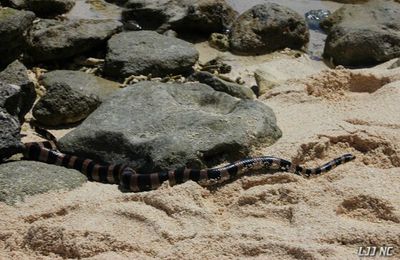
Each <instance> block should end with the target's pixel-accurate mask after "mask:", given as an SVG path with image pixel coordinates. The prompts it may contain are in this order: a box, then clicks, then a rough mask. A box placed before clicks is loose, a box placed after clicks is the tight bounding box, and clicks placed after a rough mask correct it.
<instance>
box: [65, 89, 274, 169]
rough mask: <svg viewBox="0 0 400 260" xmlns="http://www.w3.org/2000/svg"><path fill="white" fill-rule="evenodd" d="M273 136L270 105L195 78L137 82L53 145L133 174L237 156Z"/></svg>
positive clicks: (207, 162)
mask: <svg viewBox="0 0 400 260" xmlns="http://www.w3.org/2000/svg"><path fill="white" fill-rule="evenodd" d="M280 136H281V131H280V129H279V128H278V127H277V125H276V119H275V115H274V113H273V111H272V110H271V109H270V108H269V107H268V106H266V105H265V104H263V103H261V102H258V101H253V100H240V99H237V98H234V97H232V96H230V95H228V94H225V93H222V92H218V91H215V90H213V89H212V88H211V87H209V86H207V85H204V84H200V83H191V84H167V83H155V82H143V83H137V84H135V85H132V86H128V87H127V88H124V89H122V90H121V91H119V92H117V93H116V94H115V95H114V96H113V97H111V98H109V99H107V100H106V101H105V102H104V103H103V104H102V105H101V106H100V107H99V108H98V109H96V111H95V112H93V113H92V114H91V115H90V116H89V117H88V118H87V119H86V120H85V121H84V122H83V123H82V124H81V125H80V126H78V127H77V128H76V129H75V130H73V131H71V132H70V133H68V134H67V135H65V136H64V137H63V138H61V139H60V141H59V143H60V146H61V150H62V151H64V152H66V153H71V154H76V155H81V156H85V157H88V158H94V159H97V160H101V161H106V162H114V163H130V164H131V165H132V166H133V167H135V168H137V169H138V170H139V171H140V172H152V171H156V170H160V169H164V170H165V169H173V168H176V167H179V166H184V165H187V166H189V167H190V166H193V167H201V166H204V165H205V164H206V165H209V166H211V165H214V164H215V163H217V162H221V160H224V159H227V160H232V159H238V158H241V157H242V156H244V155H245V154H247V153H248V151H249V149H250V147H251V146H252V145H254V144H256V143H260V142H263V143H264V145H265V144H271V143H273V142H275V141H276V140H277V139H278V138H279V137H280Z"/></svg>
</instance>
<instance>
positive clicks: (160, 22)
mask: <svg viewBox="0 0 400 260" xmlns="http://www.w3.org/2000/svg"><path fill="white" fill-rule="evenodd" d="M125 7H126V8H127V9H126V11H125V12H124V13H123V17H124V20H125V21H129V20H131V19H134V20H135V21H136V22H138V24H140V26H141V27H143V28H144V29H146V30H157V31H158V32H164V31H166V30H168V29H172V30H174V31H177V32H193V31H194V32H196V33H206V34H210V33H213V32H223V31H224V30H225V29H226V28H227V27H228V26H229V25H230V24H231V23H232V22H233V21H234V19H235V17H236V15H237V13H236V11H234V10H233V9H232V8H231V7H230V6H229V5H228V4H227V3H226V2H225V0H182V1H171V0H156V1H154V0H128V1H126V3H125Z"/></svg>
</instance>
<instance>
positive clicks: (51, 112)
mask: <svg viewBox="0 0 400 260" xmlns="http://www.w3.org/2000/svg"><path fill="white" fill-rule="evenodd" d="M42 84H43V85H44V86H45V87H46V88H47V92H46V94H45V95H44V96H43V97H42V98H41V99H40V100H39V101H38V102H37V103H36V105H35V107H34V108H33V116H34V117H35V118H36V119H37V120H38V121H39V122H40V123H42V124H45V125H52V126H55V125H62V124H69V123H76V122H78V121H81V120H83V119H85V118H86V117H87V116H88V115H89V114H90V113H91V112H93V110H95V109H96V108H97V107H98V106H99V105H100V104H101V102H102V101H103V100H104V99H105V98H107V97H108V96H109V95H111V94H112V93H113V92H115V91H117V90H119V85H118V83H116V82H112V81H109V80H105V79H103V78H100V77H96V76H93V75H90V74H87V73H84V72H80V71H70V70H56V71H52V72H49V73H46V74H45V75H44V76H43V78H42Z"/></svg>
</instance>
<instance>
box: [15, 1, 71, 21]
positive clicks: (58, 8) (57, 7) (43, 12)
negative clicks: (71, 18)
mask: <svg viewBox="0 0 400 260" xmlns="http://www.w3.org/2000/svg"><path fill="white" fill-rule="evenodd" d="M8 2H9V4H10V5H11V6H12V7H13V8H17V9H25V10H29V11H32V12H34V13H35V14H36V15H37V16H39V17H51V16H56V15H60V14H63V13H66V12H68V11H69V10H71V9H72V7H73V6H74V5H75V0H9V1H8Z"/></svg>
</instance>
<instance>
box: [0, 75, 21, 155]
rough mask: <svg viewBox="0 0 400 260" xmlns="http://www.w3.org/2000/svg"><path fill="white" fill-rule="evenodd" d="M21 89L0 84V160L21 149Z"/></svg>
mask: <svg viewBox="0 0 400 260" xmlns="http://www.w3.org/2000/svg"><path fill="white" fill-rule="evenodd" d="M20 100H21V88H20V87H19V86H16V85H10V84H5V83H3V82H0V125H1V127H0V160H1V159H4V158H7V157H10V156H11V155H13V154H15V153H17V152H18V151H19V149H20V148H21V147H22V143H21V136H20V122H19V119H18V115H19V114H20V108H21V107H20V104H21V102H20Z"/></svg>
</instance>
